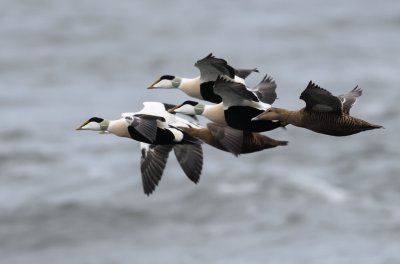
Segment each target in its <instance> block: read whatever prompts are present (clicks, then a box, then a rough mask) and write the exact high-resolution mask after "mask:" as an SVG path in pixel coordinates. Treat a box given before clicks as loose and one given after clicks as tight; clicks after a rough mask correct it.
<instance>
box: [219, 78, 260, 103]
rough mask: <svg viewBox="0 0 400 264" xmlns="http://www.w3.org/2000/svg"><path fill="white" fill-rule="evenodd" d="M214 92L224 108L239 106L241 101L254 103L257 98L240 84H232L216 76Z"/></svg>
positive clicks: (232, 82) (230, 81)
mask: <svg viewBox="0 0 400 264" xmlns="http://www.w3.org/2000/svg"><path fill="white" fill-rule="evenodd" d="M214 92H215V93H216V94H218V95H219V96H221V98H222V102H223V103H224V105H226V106H231V105H240V104H241V102H243V100H249V101H256V102H258V101H259V100H258V97H257V96H256V95H255V94H254V93H253V92H252V91H250V90H248V89H247V88H246V86H245V85H244V84H242V83H238V82H234V81H232V80H229V79H227V78H225V77H223V76H218V78H217V80H216V81H215V84H214Z"/></svg>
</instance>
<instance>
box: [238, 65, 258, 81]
mask: <svg viewBox="0 0 400 264" xmlns="http://www.w3.org/2000/svg"><path fill="white" fill-rule="evenodd" d="M253 72H259V71H258V69H257V68H253V69H238V68H235V75H236V76H238V77H240V78H242V79H246V78H247V77H248V76H249V75H250V74H251V73H253Z"/></svg>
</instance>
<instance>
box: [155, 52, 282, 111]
mask: <svg viewBox="0 0 400 264" xmlns="http://www.w3.org/2000/svg"><path fill="white" fill-rule="evenodd" d="M194 66H195V67H197V68H198V69H199V71H200V76H199V77H196V78H183V77H178V76H174V75H163V76H161V77H160V78H159V79H157V80H156V81H155V82H154V83H152V84H151V85H150V86H149V87H148V89H156V88H164V89H171V88H177V89H180V90H182V91H183V92H184V93H186V94H187V95H189V96H191V97H194V98H197V99H200V100H205V101H208V102H212V103H220V102H222V98H221V96H220V95H218V94H216V93H215V92H214V88H213V87H214V82H215V80H216V79H217V77H218V76H220V75H223V76H227V77H229V78H231V79H232V80H234V81H235V82H239V83H243V84H244V79H245V78H246V77H247V76H248V75H249V74H250V73H252V72H258V70H257V68H254V69H234V68H233V67H232V66H230V65H229V64H228V63H227V62H226V60H224V59H221V58H216V57H214V56H213V55H212V53H210V54H209V55H208V56H206V57H205V58H203V59H201V60H198V61H197V62H196V63H195V64H194ZM274 86H275V88H276V84H275V82H274V81H273V80H272V78H271V77H269V76H268V75H266V76H265V77H264V78H263V79H262V80H261V82H260V83H259V84H258V85H256V86H255V87H254V88H253V90H254V92H256V93H257V95H258V96H259V97H260V99H261V101H263V97H265V96H268V92H267V94H266V95H264V93H266V91H269V92H270V91H271V88H273V87H274Z"/></svg>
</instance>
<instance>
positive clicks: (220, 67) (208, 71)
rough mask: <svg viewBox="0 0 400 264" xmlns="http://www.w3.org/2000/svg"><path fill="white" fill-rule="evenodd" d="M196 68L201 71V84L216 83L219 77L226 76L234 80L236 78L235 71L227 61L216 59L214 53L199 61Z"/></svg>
mask: <svg viewBox="0 0 400 264" xmlns="http://www.w3.org/2000/svg"><path fill="white" fill-rule="evenodd" d="M194 66H196V67H197V68H198V69H199V70H200V81H201V82H210V81H215V80H216V79H217V77H218V76H219V75H226V76H228V77H230V78H232V79H233V78H234V77H235V70H234V69H233V68H232V67H231V66H230V65H228V63H227V62H226V60H224V59H220V58H215V57H214V56H213V55H212V53H210V54H209V55H208V56H207V57H205V58H203V59H201V60H198V61H197V62H196V63H195V64H194Z"/></svg>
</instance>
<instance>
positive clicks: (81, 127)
mask: <svg viewBox="0 0 400 264" xmlns="http://www.w3.org/2000/svg"><path fill="white" fill-rule="evenodd" d="M88 123H89V120H87V121H85V122H84V123H83V124H82V125H80V126H79V127H77V128H75V130H84V129H83V127H84V126H86V125H87V124H88Z"/></svg>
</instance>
